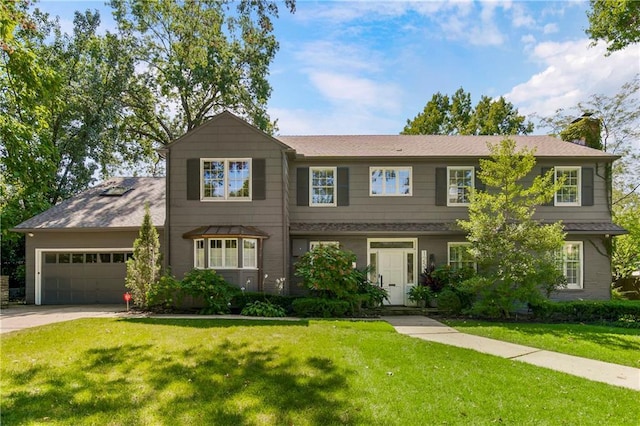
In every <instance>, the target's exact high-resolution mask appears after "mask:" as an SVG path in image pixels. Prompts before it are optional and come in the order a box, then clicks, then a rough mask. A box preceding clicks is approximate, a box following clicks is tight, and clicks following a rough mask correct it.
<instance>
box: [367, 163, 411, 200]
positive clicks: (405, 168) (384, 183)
mask: <svg viewBox="0 0 640 426" xmlns="http://www.w3.org/2000/svg"><path fill="white" fill-rule="evenodd" d="M378 170H380V171H382V192H381V193H379V194H374V193H373V172H375V171H378ZM388 171H394V172H395V173H396V186H395V188H394V189H395V191H396V192H395V193H388V192H387V180H386V174H387V172H388ZM401 171H408V172H409V192H408V193H407V194H402V193H401V192H400V190H401V188H402V186H403V185H401V183H400V177H399V176H398V174H399V173H400V172H401ZM412 195H413V167H411V166H402V167H374V166H372V167H369V196H371V197H411V196H412Z"/></svg>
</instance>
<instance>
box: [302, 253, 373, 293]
mask: <svg viewBox="0 0 640 426" xmlns="http://www.w3.org/2000/svg"><path fill="white" fill-rule="evenodd" d="M355 262H356V255H355V254H354V253H353V252H350V251H346V250H341V249H339V248H338V247H335V246H333V245H320V246H318V247H315V248H314V249H313V250H310V251H308V252H307V253H305V254H304V255H303V256H302V257H301V258H300V260H299V261H298V262H297V263H296V272H295V273H296V275H297V276H299V277H302V279H303V284H304V285H305V286H306V287H307V288H308V289H310V290H312V291H314V292H315V293H317V294H319V295H325V296H327V297H335V298H338V299H340V298H349V297H350V296H351V295H353V294H356V293H357V291H358V284H359V282H360V278H361V276H360V275H359V274H358V272H357V271H356V270H355V269H354V267H353V264H354V263H355ZM354 271H355V272H354Z"/></svg>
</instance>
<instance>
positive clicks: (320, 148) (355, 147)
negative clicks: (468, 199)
mask: <svg viewBox="0 0 640 426" xmlns="http://www.w3.org/2000/svg"><path fill="white" fill-rule="evenodd" d="M504 138H505V136H447V135H386V136H382V135H369V136H367V135H358V136H351V135H345V136H278V139H279V140H280V141H282V142H284V143H285V144H286V145H288V146H290V147H291V148H293V149H295V151H296V153H297V155H299V156H304V157H427V158H428V157H486V156H488V155H489V149H488V147H487V142H490V143H492V144H498V143H500V141H501V140H503V139H504ZM510 138H511V139H513V140H515V142H516V147H517V149H522V148H523V147H527V148H530V149H531V148H535V149H536V156H537V157H595V158H601V159H607V160H614V159H616V158H618V156H615V155H612V154H608V153H606V152H603V151H600V150H597V149H593V148H588V147H586V146H582V145H578V144H575V143H570V142H564V141H562V140H560V139H557V138H555V137H552V136H521V135H519V136H510Z"/></svg>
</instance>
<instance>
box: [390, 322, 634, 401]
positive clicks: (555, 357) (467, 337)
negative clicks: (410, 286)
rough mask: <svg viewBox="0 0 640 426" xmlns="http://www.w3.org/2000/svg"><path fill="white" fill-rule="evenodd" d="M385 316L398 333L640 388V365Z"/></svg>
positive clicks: (436, 324) (599, 380) (432, 323)
mask: <svg viewBox="0 0 640 426" xmlns="http://www.w3.org/2000/svg"><path fill="white" fill-rule="evenodd" d="M382 319H383V320H385V321H387V322H388V323H389V324H391V325H392V326H393V327H394V328H395V329H396V331H397V332H398V333H402V334H406V335H407V336H411V337H416V338H418V339H423V340H428V341H431V342H438V343H443V344H445V345H451V346H458V347H461V348H466V349H473V350H474V351H478V352H482V353H486V354H491V355H495V356H499V357H502V358H507V359H512V360H515V361H522V362H526V363H528V364H533V365H537V366H539V367H545V368H550V369H552V370H556V371H562V372H564V373H567V374H572V375H574V376H579V377H584V378H585V379H589V380H594V381H596V382H603V383H608V384H610V385H614V386H621V387H624V388H629V389H633V390H637V391H640V369H638V368H633V367H627V366H624V365H618V364H611V363H608V362H603V361H596V360H592V359H587V358H581V357H577V356H572V355H565V354H561V353H558V352H552V351H545V350H542V349H536V348H531V347H528V346H522V345H516V344H514V343H508V342H502V341H499V340H494V339H489V338H486V337H480V336H473V335H471V334H465V333H460V332H459V331H457V330H455V329H453V328H451V327H449V326H446V325H444V324H442V323H440V322H438V321H436V320H433V319H431V318H427V317H423V316H414V315H406V316H397V317H382Z"/></svg>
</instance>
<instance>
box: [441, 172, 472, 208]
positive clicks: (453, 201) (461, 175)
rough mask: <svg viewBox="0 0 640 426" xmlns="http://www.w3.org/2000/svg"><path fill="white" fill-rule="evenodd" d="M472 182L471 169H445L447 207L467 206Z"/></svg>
mask: <svg viewBox="0 0 640 426" xmlns="http://www.w3.org/2000/svg"><path fill="white" fill-rule="evenodd" d="M473 182H474V169H473V167H471V166H470V167H447V183H448V184H447V205H448V206H465V205H468V204H469V202H470V201H471V200H470V195H471V189H472V188H473Z"/></svg>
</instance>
